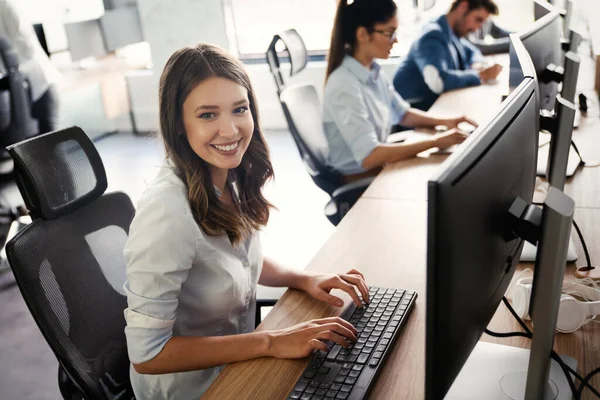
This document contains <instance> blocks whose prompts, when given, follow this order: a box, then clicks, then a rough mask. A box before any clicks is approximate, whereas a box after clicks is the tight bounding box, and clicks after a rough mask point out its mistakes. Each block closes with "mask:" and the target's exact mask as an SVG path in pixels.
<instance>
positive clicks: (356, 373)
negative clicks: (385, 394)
mask: <svg viewBox="0 0 600 400" xmlns="http://www.w3.org/2000/svg"><path fill="white" fill-rule="evenodd" d="M359 375H360V371H355V370H352V371H350V373H349V374H348V376H351V377H353V378H358V376H359Z"/></svg>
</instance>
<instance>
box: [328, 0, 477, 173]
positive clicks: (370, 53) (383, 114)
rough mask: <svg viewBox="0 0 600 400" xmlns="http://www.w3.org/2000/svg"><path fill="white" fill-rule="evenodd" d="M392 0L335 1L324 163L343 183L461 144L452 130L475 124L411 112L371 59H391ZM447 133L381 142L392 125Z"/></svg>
mask: <svg viewBox="0 0 600 400" xmlns="http://www.w3.org/2000/svg"><path fill="white" fill-rule="evenodd" d="M396 11H397V7H396V3H395V2H394V1H393V0H354V1H351V0H340V1H339V3H338V8H337V13H336V16H335V21H334V26H333V31H332V34H331V45H330V48H329V57H328V64H327V75H326V83H325V94H324V108H323V126H324V129H325V135H326V137H327V141H328V144H329V156H328V164H329V166H331V167H332V168H333V169H335V170H336V171H338V172H340V173H341V174H342V175H343V179H344V181H346V182H351V181H353V180H356V179H360V178H362V177H365V176H372V175H375V174H377V173H378V172H379V171H380V170H381V167H382V166H383V165H384V164H386V163H392V162H396V161H400V160H404V159H408V158H411V157H414V156H416V155H417V154H418V153H420V152H422V151H425V150H427V149H430V148H434V147H438V148H445V147H449V146H451V145H454V144H458V143H461V142H462V141H464V140H465V138H466V134H465V133H464V132H461V131H460V130H458V129H457V128H456V127H457V125H458V124H459V123H461V122H467V123H470V124H472V125H474V126H476V123H475V122H473V121H472V120H470V119H469V118H467V117H465V116H461V117H457V118H450V119H444V118H436V117H434V116H432V115H430V114H428V113H426V112H422V111H420V110H416V109H413V108H410V105H409V104H408V103H407V102H405V101H404V100H403V99H402V98H401V97H400V95H398V93H397V92H396V91H395V90H394V88H393V86H392V85H391V82H390V80H389V79H388V77H387V76H386V75H385V74H384V73H383V71H382V70H381V67H380V65H379V64H377V62H376V61H375V59H377V58H379V59H386V58H388V57H389V56H390V51H391V50H392V46H393V45H394V43H396V42H397V38H396V29H397V28H398V18H397V16H396ZM396 124H399V125H402V126H405V127H415V126H423V127H434V126H437V125H445V126H446V127H448V128H449V129H450V130H448V131H446V132H444V133H440V134H437V135H432V137H431V138H428V139H426V140H422V141H418V142H411V143H386V140H387V138H388V135H389V134H390V131H391V127H392V125H396Z"/></svg>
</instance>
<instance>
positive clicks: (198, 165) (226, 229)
mask: <svg viewBox="0 0 600 400" xmlns="http://www.w3.org/2000/svg"><path fill="white" fill-rule="evenodd" d="M214 76H216V77H222V78H226V79H229V80H231V81H233V82H235V83H237V84H239V85H241V86H243V87H245V88H246V90H247V91H248V101H249V103H250V112H251V114H252V118H253V120H254V132H253V133H252V138H251V139H250V144H249V145H248V149H247V150H246V153H245V154H244V156H243V158H242V162H241V163H240V165H239V166H238V167H237V168H235V169H234V170H230V171H229V174H230V178H232V179H234V180H236V182H237V186H238V192H239V200H240V202H239V204H238V205H237V206H230V205H227V204H224V203H222V202H221V201H220V200H219V199H218V197H217V194H216V193H215V189H214V187H213V183H212V180H211V175H210V172H209V167H208V164H207V163H206V162H205V161H204V160H203V159H202V158H200V157H199V156H198V155H197V154H196V153H195V152H194V150H192V148H191V147H190V144H189V142H188V140H187V135H186V134H185V128H184V124H183V103H184V102H185V99H186V98H187V97H188V95H189V94H190V92H191V91H192V90H193V89H194V88H195V87H196V86H197V85H198V84H200V83H201V82H203V81H204V80H206V79H208V78H210V77H214ZM159 108H160V131H161V135H162V138H163V142H164V145H165V150H166V156H167V158H168V159H170V160H171V161H172V162H173V164H174V166H175V171H176V173H177V175H178V176H179V178H180V179H181V180H182V181H183V182H184V183H185V186H186V188H187V197H188V201H189V204H190V207H191V210H192V214H193V216H194V219H195V220H196V222H197V223H198V225H199V226H200V227H201V228H202V230H203V231H204V232H205V233H206V234H208V235H210V236H221V235H225V234H226V235H227V236H228V237H229V239H230V241H231V243H233V244H237V243H239V242H240V241H242V240H243V239H245V238H246V237H247V236H248V235H249V234H250V233H252V232H253V231H256V230H258V229H260V227H261V226H265V225H266V223H267V221H268V219H269V209H270V208H271V207H272V205H271V204H270V203H269V202H268V201H267V200H266V199H265V198H264V197H263V194H262V187H263V185H264V184H265V182H266V181H267V180H268V179H270V178H272V177H273V166H272V165H271V160H270V157H269V149H268V147H267V144H266V142H265V139H264V137H263V135H262V132H261V130H260V125H259V121H258V109H257V107H256V99H255V97H254V91H253V89H252V85H251V83H250V79H249V78H248V75H247V74H246V72H245V71H244V68H243V67H242V65H241V63H240V62H239V61H237V60H236V59H235V58H233V57H232V56H231V55H229V54H228V53H227V52H226V51H225V50H223V49H221V48H219V47H217V46H213V45H210V44H204V43H200V44H198V45H196V46H191V47H184V48H182V49H179V50H177V51H176V52H175V53H173V55H172V56H171V57H170V58H169V60H168V61H167V64H166V65H165V68H164V70H163V73H162V75H161V77H160V87H159Z"/></svg>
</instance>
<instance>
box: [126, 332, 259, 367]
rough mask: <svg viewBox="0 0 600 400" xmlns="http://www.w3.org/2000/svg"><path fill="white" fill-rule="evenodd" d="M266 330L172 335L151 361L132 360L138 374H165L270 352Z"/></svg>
mask: <svg viewBox="0 0 600 400" xmlns="http://www.w3.org/2000/svg"><path fill="white" fill-rule="evenodd" d="M269 347H270V339H269V333H268V332H253V333H247V334H242V335H228V336H206V337H199V336H174V337H172V338H171V339H169V341H168V342H167V344H166V345H165V347H163V349H162V351H161V352H160V353H159V354H158V355H157V356H156V357H154V358H153V359H152V360H150V361H146V362H144V363H141V364H133V367H134V368H135V370H136V371H137V372H138V373H140V374H168V373H175V372H185V371H195V370H199V369H206V368H212V367H217V366H219V365H224V364H229V363H232V362H237V361H245V360H250V359H253V358H258V357H266V356H269Z"/></svg>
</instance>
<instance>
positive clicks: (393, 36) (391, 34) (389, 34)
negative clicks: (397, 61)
mask: <svg viewBox="0 0 600 400" xmlns="http://www.w3.org/2000/svg"><path fill="white" fill-rule="evenodd" d="M371 32H377V33H381V34H382V35H383V36H387V37H388V39H389V41H390V43H394V42H395V41H396V39H397V37H398V31H393V32H389V31H382V30H379V29H373V30H372V31H371Z"/></svg>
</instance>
